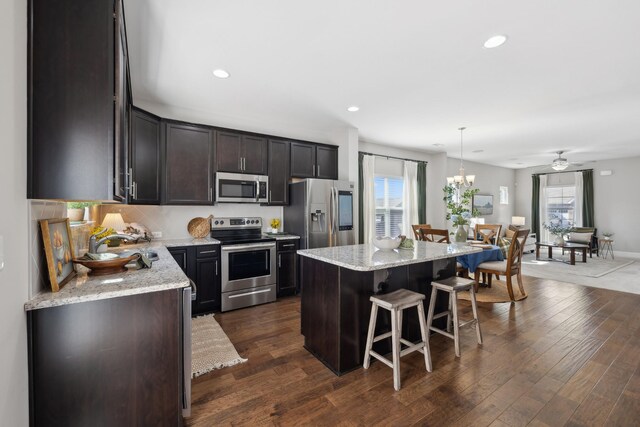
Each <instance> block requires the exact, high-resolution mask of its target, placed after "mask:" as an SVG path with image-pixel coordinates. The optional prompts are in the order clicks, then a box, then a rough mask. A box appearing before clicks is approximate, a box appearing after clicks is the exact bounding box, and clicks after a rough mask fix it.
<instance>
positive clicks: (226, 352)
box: [191, 314, 247, 378]
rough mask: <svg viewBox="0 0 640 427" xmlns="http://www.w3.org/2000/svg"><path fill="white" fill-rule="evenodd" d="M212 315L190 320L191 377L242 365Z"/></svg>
mask: <svg viewBox="0 0 640 427" xmlns="http://www.w3.org/2000/svg"><path fill="white" fill-rule="evenodd" d="M246 361H247V359H243V358H242V357H240V355H239V354H238V352H237V351H236V349H235V347H234V346H233V344H231V341H230V340H229V337H227V334H225V333H224V331H223V330H222V328H221V327H220V325H219V324H218V322H216V320H215V319H214V318H213V314H208V315H205V316H199V317H196V318H193V319H191V376H192V378H195V377H198V376H200V375H203V374H206V373H207V372H211V371H213V370H214V369H220V368H225V367H227V366H233V365H237V364H238V363H244V362H246Z"/></svg>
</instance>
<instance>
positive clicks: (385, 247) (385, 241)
mask: <svg viewBox="0 0 640 427" xmlns="http://www.w3.org/2000/svg"><path fill="white" fill-rule="evenodd" d="M400 242H402V239H401V238H400V237H387V236H385V237H374V238H373V246H375V247H376V248H378V249H380V250H382V251H392V250H394V249H397V248H398V246H400Z"/></svg>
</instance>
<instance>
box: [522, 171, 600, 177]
mask: <svg viewBox="0 0 640 427" xmlns="http://www.w3.org/2000/svg"><path fill="white" fill-rule="evenodd" d="M587 171H591V172H593V169H577V170H574V171H558V172H541V173H532V174H531V176H535V175H555V174H557V173H571V172H587Z"/></svg>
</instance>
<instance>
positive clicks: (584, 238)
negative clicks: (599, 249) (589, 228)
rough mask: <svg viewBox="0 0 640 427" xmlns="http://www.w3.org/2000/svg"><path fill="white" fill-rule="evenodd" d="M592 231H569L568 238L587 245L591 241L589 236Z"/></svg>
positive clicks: (570, 240)
mask: <svg viewBox="0 0 640 427" xmlns="http://www.w3.org/2000/svg"><path fill="white" fill-rule="evenodd" d="M592 234H593V233H569V236H568V240H567V241H569V242H573V243H584V244H585V245H588V244H589V243H591V236H592Z"/></svg>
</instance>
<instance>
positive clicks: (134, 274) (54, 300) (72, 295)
mask: <svg viewBox="0 0 640 427" xmlns="http://www.w3.org/2000/svg"><path fill="white" fill-rule="evenodd" d="M188 240H191V239H185V242H186V241H188ZM184 244H185V243H184V242H183V244H182V245H183V246H184ZM187 244H188V243H187ZM207 244H213V242H210V241H209V242H207ZM144 246H147V245H144V244H141V245H123V246H122V247H121V248H119V250H116V251H114V252H121V251H122V250H132V249H133V250H135V249H137V248H141V247H144ZM148 247H149V248H151V249H153V250H154V251H156V252H157V253H158V256H159V259H158V260H157V261H154V262H153V265H152V267H151V268H145V269H142V270H136V269H135V267H129V268H128V271H127V272H125V273H118V274H110V275H107V276H97V277H93V276H89V275H88V274H87V273H88V272H89V270H88V269H87V268H85V267H83V266H81V265H76V271H77V272H78V275H77V276H76V277H75V278H74V279H72V280H71V281H70V282H69V283H67V284H66V285H64V287H63V288H62V289H60V291H58V292H50V291H44V292H41V293H39V294H38V295H36V296H34V297H33V298H32V299H31V300H29V301H28V302H27V303H26V304H25V305H24V308H25V310H26V311H29V310H37V309H40V308H47V307H56V306H61V305H67V304H75V303H79V302H86V301H96V300H102V299H107V298H115V297H120V296H127V295H136V294H143V293H147V292H157V291H164V290H168V289H179V288H184V287H187V286H189V283H190V282H189V279H188V278H187V276H186V275H185V274H184V272H183V271H182V269H181V268H180V267H179V266H178V264H177V263H176V262H175V260H174V259H173V257H172V256H171V254H170V253H169V251H168V250H167V248H166V247H165V246H164V244H163V242H152V243H151V244H149V245H148Z"/></svg>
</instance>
